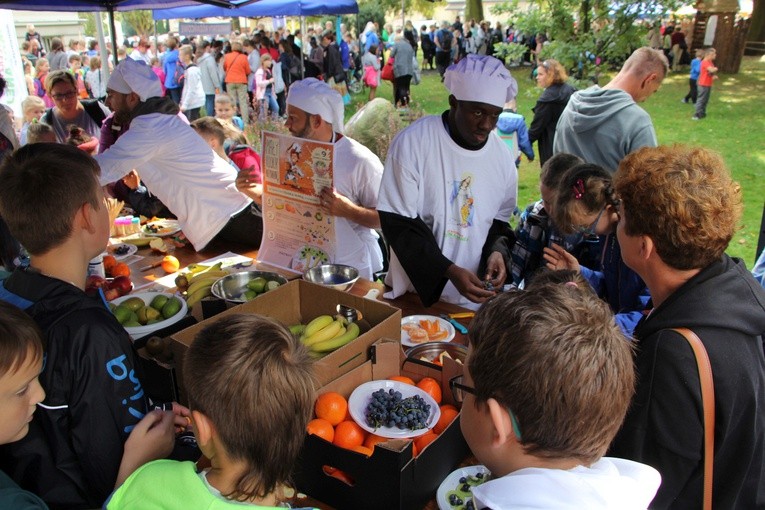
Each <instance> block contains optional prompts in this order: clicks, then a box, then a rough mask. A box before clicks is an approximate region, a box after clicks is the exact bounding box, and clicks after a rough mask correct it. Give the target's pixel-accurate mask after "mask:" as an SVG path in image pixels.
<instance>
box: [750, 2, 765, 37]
mask: <svg viewBox="0 0 765 510" xmlns="http://www.w3.org/2000/svg"><path fill="white" fill-rule="evenodd" d="M751 23H752V24H751V25H750V26H749V35H748V36H747V41H763V40H765V0H754V5H753V6H752V21H751Z"/></svg>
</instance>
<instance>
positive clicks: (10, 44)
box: [0, 9, 28, 117]
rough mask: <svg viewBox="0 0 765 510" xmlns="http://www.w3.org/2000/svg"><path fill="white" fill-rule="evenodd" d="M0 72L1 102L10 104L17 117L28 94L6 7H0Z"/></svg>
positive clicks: (9, 15)
mask: <svg viewBox="0 0 765 510" xmlns="http://www.w3.org/2000/svg"><path fill="white" fill-rule="evenodd" d="M0 74H2V75H3V78H5V82H6V85H5V94H4V95H3V101H2V102H3V104H6V105H8V106H10V107H11V108H12V109H13V113H14V114H15V115H16V116H17V117H21V116H22V112H21V102H22V101H23V100H24V99H25V98H26V97H27V95H28V92H27V84H26V81H25V80H24V66H23V64H22V63H21V53H19V43H18V40H17V39H16V27H15V26H14V23H13V12H12V11H9V10H6V9H0Z"/></svg>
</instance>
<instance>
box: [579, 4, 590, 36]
mask: <svg viewBox="0 0 765 510" xmlns="http://www.w3.org/2000/svg"><path fill="white" fill-rule="evenodd" d="M579 19H580V20H581V23H580V24H579V33H581V34H587V33H589V32H590V0H582V5H581V7H580V8H579Z"/></svg>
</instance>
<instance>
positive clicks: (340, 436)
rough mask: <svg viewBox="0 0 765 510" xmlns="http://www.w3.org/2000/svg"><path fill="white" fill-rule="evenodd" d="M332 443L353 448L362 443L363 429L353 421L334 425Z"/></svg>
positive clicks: (348, 448)
mask: <svg viewBox="0 0 765 510" xmlns="http://www.w3.org/2000/svg"><path fill="white" fill-rule="evenodd" d="M332 444H334V445H335V446H339V447H340V448H345V449H347V450H353V449H354V448H356V447H357V446H361V445H362V444H364V429H362V428H361V427H359V426H358V425H357V424H356V422H354V421H344V422H340V423H338V424H337V427H335V439H334V440H333V441H332Z"/></svg>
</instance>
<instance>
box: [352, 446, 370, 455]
mask: <svg viewBox="0 0 765 510" xmlns="http://www.w3.org/2000/svg"><path fill="white" fill-rule="evenodd" d="M351 449H352V450H353V451H354V452H359V453H362V454H364V455H366V456H367V457H371V456H372V450H370V449H369V448H367V447H366V446H357V447H356V448H351Z"/></svg>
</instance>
